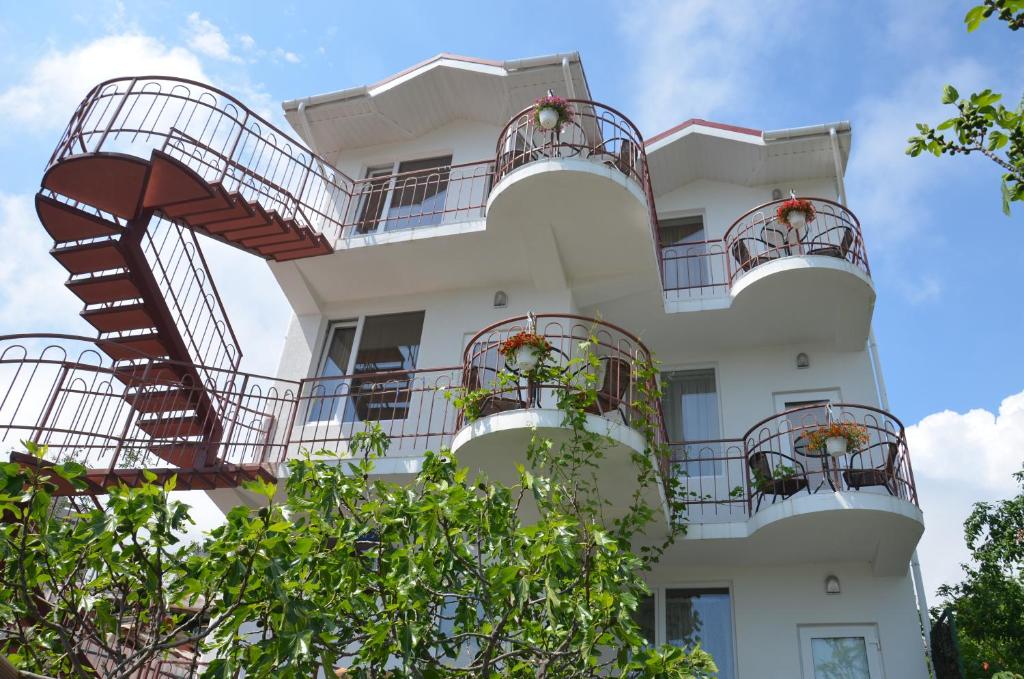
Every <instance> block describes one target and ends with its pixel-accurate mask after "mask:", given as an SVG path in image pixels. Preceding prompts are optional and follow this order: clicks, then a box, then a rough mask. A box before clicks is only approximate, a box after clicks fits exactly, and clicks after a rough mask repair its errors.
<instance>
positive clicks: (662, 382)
mask: <svg viewBox="0 0 1024 679" xmlns="http://www.w3.org/2000/svg"><path fill="white" fill-rule="evenodd" d="M698 370H711V371H712V372H713V373H714V374H715V398H716V399H717V400H718V438H720V439H724V438H728V437H727V436H726V435H725V416H724V414H723V412H722V389H721V380H720V379H719V378H720V376H721V372H720V371H719V369H718V363H690V364H686V365H682V366H677V367H673V368H668V367H662V370H661V371H659V372H658V386H659V388H660V389H661V390H662V392H664V390H665V386H666V383H667V382H668V380H666V379H664V378H665V377H666V376H667V375H671V374H672V373H680V372H691V371H698ZM725 465H726V461H725V460H721V461H720V463H719V464H718V465H713V466H714V467H715V468H716V469H718V470H720V471H717V472H716V473H714V474H697V475H694V476H691V477H690V478H693V479H717V478H720V477H723V476H726V475H727V474H726V471H725ZM698 466H700V467H703V465H698Z"/></svg>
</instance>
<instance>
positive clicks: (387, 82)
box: [282, 52, 590, 155]
mask: <svg viewBox="0 0 1024 679" xmlns="http://www.w3.org/2000/svg"><path fill="white" fill-rule="evenodd" d="M549 89H551V90H554V92H555V94H558V95H559V96H564V97H569V96H575V98H578V99H590V87H589V85H588V84H587V77H586V74H585V73H584V71H583V64H582V62H581V61H580V55H579V53H578V52H569V53H564V54H551V55H547V56H542V57H533V58H529V59H516V60H513V61H488V60H485V59H475V58H472V57H464V56H459V55H456V54H446V53H442V54H438V55H437V56H435V57H433V58H431V59H427V60H426V61H423V62H421V63H419V64H416V65H415V66H412V67H410V68H407V69H406V70H404V71H402V72H400V73H396V74H395V75H393V76H390V77H388V78H385V79H384V80H381V81H380V82H378V83H375V84H373V85H364V86H362V87H355V88H350V89H346V90H340V91H338V92H331V93H327V94H319V95H315V96H312V97H306V98H303V99H293V100H290V101H286V102H284V103H283V104H282V106H283V108H284V114H285V118H286V119H287V120H288V122H289V123H290V124H291V126H292V127H293V128H294V129H295V131H296V132H297V133H298V134H299V136H300V137H302V139H303V140H304V141H305V142H306V143H307V144H309V146H310V147H311V148H313V149H314V150H315V151H316V152H318V153H319V154H321V155H331V154H334V153H337V152H339V151H342V150H345V149H352V148H361V147H366V146H376V145H379V144H389V143H395V142H401V141H407V140H410V139H414V138H416V137H418V136H420V135H422V134H425V133H426V132H429V131H430V130H433V129H436V128H438V127H441V126H442V125H445V124H447V123H449V122H451V121H453V120H460V119H461V120H475V121H478V122H483V123H488V124H493V125H502V126H503V125H505V123H507V122H508V121H509V119H510V118H511V117H512V116H513V115H515V114H516V113H517V112H519V111H520V110H522V109H524V108H526V107H527V106H529V105H530V104H532V103H533V101H534V99H536V98H537V97H540V96H543V95H544V94H545V93H546V92H547V91H548V90H549ZM570 90H571V91H570Z"/></svg>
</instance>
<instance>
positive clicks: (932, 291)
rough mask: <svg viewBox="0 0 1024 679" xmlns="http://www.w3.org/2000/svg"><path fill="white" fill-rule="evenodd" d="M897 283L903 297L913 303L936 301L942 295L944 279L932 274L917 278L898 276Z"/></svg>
mask: <svg viewBox="0 0 1024 679" xmlns="http://www.w3.org/2000/svg"><path fill="white" fill-rule="evenodd" d="M895 283H896V286H897V288H898V289H899V291H900V294H901V295H903V298H904V299H906V300H907V301H908V302H910V303H911V304H926V303H928V302H934V301H936V300H937V299H939V297H940V296H941V295H942V290H943V285H942V281H941V280H939V279H938V278H937V277H936V276H933V275H931V274H925V275H924V276H921V277H919V278H915V279H909V278H906V277H903V278H898V279H896V281H895Z"/></svg>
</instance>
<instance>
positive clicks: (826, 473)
mask: <svg viewBox="0 0 1024 679" xmlns="http://www.w3.org/2000/svg"><path fill="white" fill-rule="evenodd" d="M829 422H846V423H851V424H857V425H860V426H861V427H863V428H864V430H865V432H866V433H867V437H868V440H867V442H866V443H865V444H864V445H862V446H860V447H858V448H857V449H856V450H850V451H849V452H848V453H847V454H845V455H839V456H836V457H831V456H828V455H826V454H824V453H822V452H820V451H812V450H809V449H808V447H807V444H806V440H807V438H806V437H807V434H808V433H809V432H810V431H812V430H814V429H817V428H818V427H821V426H823V425H826V424H828V423H829ZM670 449H671V450H672V454H673V455H672V463H673V469H674V470H675V471H676V473H677V474H678V475H679V477H680V480H681V482H682V486H683V489H684V492H685V493H686V497H685V498H684V501H685V502H686V505H687V519H688V520H690V521H695V522H699V523H711V522H717V521H729V520H737V519H738V518H743V517H745V516H749V515H752V514H754V513H755V512H757V511H758V509H759V508H760V507H763V506H766V505H770V504H772V503H773V502H777V501H779V500H781V499H783V498H784V497H786V495H788V494H789V493H790V492H793V493H795V494H796V495H801V494H804V493H815V492H833V491H834V490H839V491H862V492H876V493H883V494H888V495H892V496H893V497H898V498H900V499H901V500H906V501H907V502H912V503H914V504H918V498H917V487H916V485H915V483H914V473H913V470H912V469H911V466H910V454H909V451H908V449H907V437H906V433H905V431H904V428H903V424H902V423H901V422H900V421H899V420H898V419H896V417H894V416H893V415H890V414H889V413H887V412H885V411H883V410H880V409H878V408H874V407H872V406H865V405H856V404H849V403H833V404H831V405H830V406H825V405H808V406H801V407H799V408H792V409H790V410H787V411H785V412H782V413H778V414H776V415H772V416H771V417H768V418H765V419H763V420H761V421H760V422H758V423H757V424H755V425H754V426H753V427H751V428H750V430H748V431H747V433H746V434H745V435H744V436H743V438H742V439H721V440H716V441H697V442H693V441H690V442H682V443H673V444H670ZM758 476H760V477H761V478H762V479H763V480H764V481H766V482H767V483H762V484H760V485H759V484H758V483H757V481H758V479H757V478H756V477H758ZM787 479H788V480H789V481H787ZM773 480H775V481H780V480H781V481H782V482H781V483H777V484H776V483H773Z"/></svg>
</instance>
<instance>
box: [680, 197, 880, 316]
mask: <svg viewBox="0 0 1024 679" xmlns="http://www.w3.org/2000/svg"><path fill="white" fill-rule="evenodd" d="M805 200H809V201H811V203H812V204H813V205H814V208H815V211H816V218H815V220H814V221H813V222H810V223H808V224H807V225H806V226H805V227H803V228H801V229H791V228H789V227H788V226H787V225H786V224H782V223H780V222H779V221H778V217H777V216H776V209H777V208H778V206H779V204H780V203H781V202H783V201H773V202H771V203H766V204H764V205H761V206H759V207H756V208H754V209H753V210H750V211H749V212H747V213H746V214H744V215H743V216H742V217H740V218H739V219H737V220H736V221H735V222H734V223H733V224H732V226H730V227H729V229H728V230H727V231H726V233H725V236H724V237H723V238H722V239H720V240H710V241H702V242H695V243H681V244H678V245H668V246H662V248H661V259H662V271H663V274H662V285H663V287H664V289H665V291H666V292H675V293H677V294H678V295H682V296H685V297H701V296H706V295H718V294H724V293H727V292H728V290H729V289H730V288H731V287H732V285H733V284H735V283H736V281H737V279H738V278H739V277H740V276H742V275H743V274H744V273H746V272H748V271H752V270H753V269H755V268H757V267H759V266H761V265H762V264H767V263H769V262H773V261H776V260H779V259H782V258H785V257H790V256H798V255H817V256H825V257H833V258H836V259H840V260H843V261H845V262H848V263H850V264H852V265H853V266H854V267H856V268H857V269H859V270H860V271H863V272H864V273H865V274H868V275H870V274H871V269H870V268H869V266H868V260H867V253H866V251H865V249H864V239H863V237H862V235H861V230H860V222H858V221H857V217H856V216H855V215H854V214H853V213H852V212H850V211H849V210H848V209H846V208H845V207H843V206H842V205H840V204H839V203H836V202H834V201H831V200H827V199H825V198H806V199H805Z"/></svg>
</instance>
